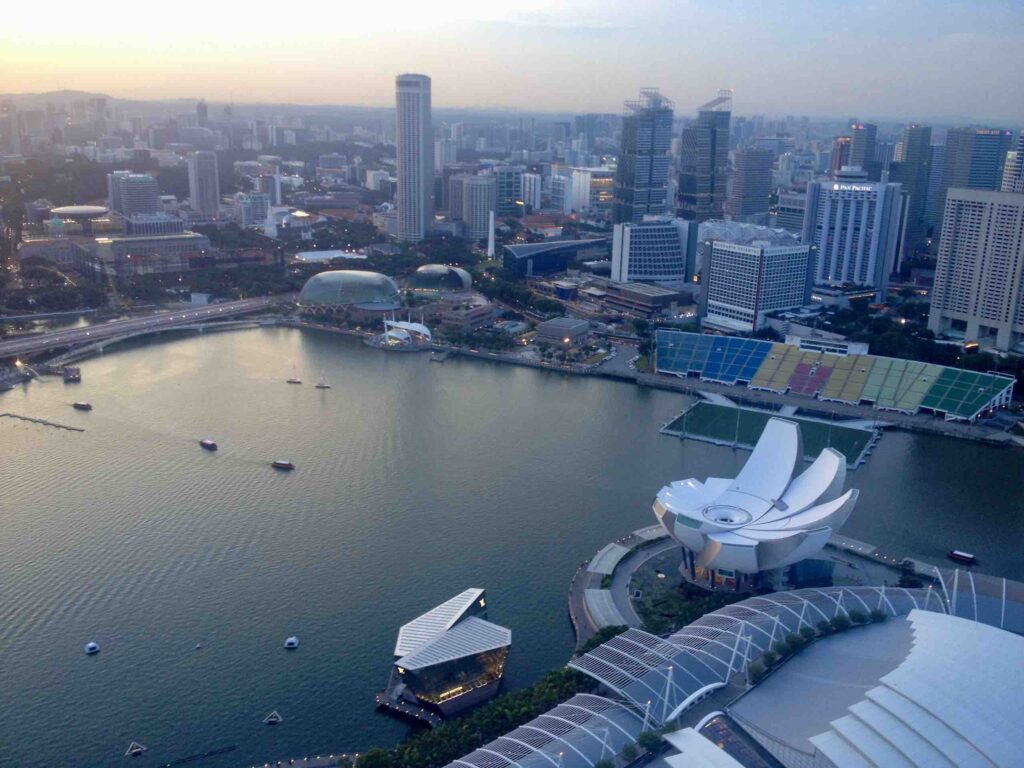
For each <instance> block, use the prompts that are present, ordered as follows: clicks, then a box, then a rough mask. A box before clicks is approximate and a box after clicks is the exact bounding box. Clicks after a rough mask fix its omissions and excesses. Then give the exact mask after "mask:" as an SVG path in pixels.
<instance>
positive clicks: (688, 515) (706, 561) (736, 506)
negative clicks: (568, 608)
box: [654, 418, 857, 573]
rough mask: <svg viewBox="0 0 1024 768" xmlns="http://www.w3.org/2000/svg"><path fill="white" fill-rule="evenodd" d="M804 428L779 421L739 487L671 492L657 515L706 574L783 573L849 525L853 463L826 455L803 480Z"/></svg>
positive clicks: (710, 484) (719, 483)
mask: <svg viewBox="0 0 1024 768" xmlns="http://www.w3.org/2000/svg"><path fill="white" fill-rule="evenodd" d="M803 457H804V452H803V448H802V445H801V440H800V425H799V424H797V423H796V422H794V421H789V420H788V419H780V418H771V419H769V420H768V422H767V423H766V424H765V428H764V431H763V432H762V433H761V437H760V438H758V441H757V445H755V446H754V452H753V453H752V454H751V455H750V458H749V459H747V463H746V464H744V465H743V469H742V470H740V473H739V474H738V475H737V476H736V477H735V478H733V479H730V478H722V477H709V478H708V479H707V480H706V481H705V482H703V483H701V482H700V481H699V480H697V479H695V478H690V479H689V480H679V481H677V482H674V483H670V484H669V485H666V486H665V487H664V488H662V489H661V491H660V492H659V493H658V497H657V499H656V500H655V502H654V512H655V514H656V515H657V516H658V519H659V520H660V521H661V522H662V524H663V525H664V526H665V527H666V528H667V529H668V531H669V533H670V534H671V535H672V537H673V538H675V539H676V540H678V541H679V542H681V543H682V544H683V545H684V546H686V547H687V548H688V549H690V550H691V551H692V552H695V553H697V555H698V557H697V565H698V566H699V567H701V568H728V569H730V570H737V571H740V572H741V573H757V572H759V571H766V570H772V569H775V568H782V567H784V566H786V565H790V564H791V563H795V562H798V561H799V560H803V559H805V558H806V557H809V556H810V555H813V554H815V553H817V552H818V551H819V550H820V549H821V548H822V547H824V546H825V543H826V542H827V541H828V540H829V538H830V537H831V536H832V533H833V531H837V530H839V528H841V527H842V526H843V524H844V523H845V522H846V520H847V518H848V517H849V516H850V513H851V512H852V511H853V507H854V504H856V502H857V491H856V490H855V489H852V488H851V489H850V490H848V491H847V492H846V493H843V483H844V482H845V479H846V457H844V456H843V455H842V454H841V453H839V451H837V450H835V449H833V448H825V449H823V450H822V452H821V453H820V454H819V455H818V458H817V459H815V461H814V463H813V464H811V466H809V467H808V468H807V469H806V470H804V471H803V472H802V473H801V474H799V475H797V476H796V477H793V472H794V471H795V470H796V468H797V466H798V465H800V464H802V463H803Z"/></svg>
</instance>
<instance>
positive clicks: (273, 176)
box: [256, 173, 283, 205]
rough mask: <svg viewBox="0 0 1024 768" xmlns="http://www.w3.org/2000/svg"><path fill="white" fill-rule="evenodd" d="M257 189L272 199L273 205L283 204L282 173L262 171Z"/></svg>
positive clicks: (257, 179) (257, 181) (257, 180)
mask: <svg viewBox="0 0 1024 768" xmlns="http://www.w3.org/2000/svg"><path fill="white" fill-rule="evenodd" d="M256 191H257V192H262V193H263V194H265V195H266V196H267V197H268V198H269V199H270V204H271V205H281V203H282V202H283V201H282V198H281V175H280V174H277V173H261V174H260V175H259V176H258V177H257V178H256Z"/></svg>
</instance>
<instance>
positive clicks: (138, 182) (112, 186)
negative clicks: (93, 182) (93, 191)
mask: <svg viewBox="0 0 1024 768" xmlns="http://www.w3.org/2000/svg"><path fill="white" fill-rule="evenodd" d="M107 205H108V206H109V208H110V210H112V211H117V212H118V213H122V214H124V215H125V216H132V215H134V214H136V213H156V212H157V211H159V210H160V190H159V187H158V186H157V183H156V179H154V178H153V177H152V176H150V175H149V174H148V173H132V172H131V171H114V172H113V173H108V174H107Z"/></svg>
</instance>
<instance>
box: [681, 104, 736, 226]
mask: <svg viewBox="0 0 1024 768" xmlns="http://www.w3.org/2000/svg"><path fill="white" fill-rule="evenodd" d="M731 117H732V91H719V92H718V96H717V97H716V98H715V99H713V100H712V101H709V102H708V103H707V104H705V105H703V106H702V107H701V108H700V110H699V111H698V113H697V119H696V120H695V121H694V122H693V123H691V124H690V125H688V126H686V127H685V128H684V129H683V133H682V137H681V139H682V140H681V142H680V158H679V213H680V215H681V216H682V217H683V218H684V219H688V220H690V221H698V222H700V221H707V220H708V219H720V218H722V216H723V214H724V210H725V193H726V183H727V179H728V175H729V120H730V118H731Z"/></svg>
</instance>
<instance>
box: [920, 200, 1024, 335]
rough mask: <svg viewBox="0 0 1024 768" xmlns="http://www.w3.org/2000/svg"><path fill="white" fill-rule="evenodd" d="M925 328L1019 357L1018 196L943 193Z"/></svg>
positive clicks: (1022, 255) (1023, 311) (1023, 207)
mask: <svg viewBox="0 0 1024 768" xmlns="http://www.w3.org/2000/svg"><path fill="white" fill-rule="evenodd" d="M928 327H929V328H930V329H931V330H932V331H933V332H934V333H937V334H947V335H949V336H952V337H955V338H961V339H966V340H971V341H978V342H980V343H981V344H982V345H984V346H994V347H995V348H996V349H999V350H1003V351H1008V350H1011V349H1016V350H1017V351H1024V194H1014V193H1011V192H992V191H989V190H977V189H961V188H957V187H952V188H950V189H949V190H948V191H947V193H946V209H945V211H944V213H943V216H942V235H941V237H940V239H939V251H938V259H937V261H936V266H935V287H934V288H933V290H932V296H931V314H930V315H929V317H928Z"/></svg>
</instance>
